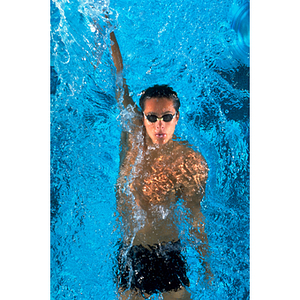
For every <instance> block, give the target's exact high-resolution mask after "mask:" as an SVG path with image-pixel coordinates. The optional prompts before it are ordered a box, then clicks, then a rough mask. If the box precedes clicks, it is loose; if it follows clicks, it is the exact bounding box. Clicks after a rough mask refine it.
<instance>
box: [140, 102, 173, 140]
mask: <svg viewBox="0 0 300 300" xmlns="http://www.w3.org/2000/svg"><path fill="white" fill-rule="evenodd" d="M175 113H176V110H175V108H174V106H173V101H172V100H170V99H167V98H160V99H157V98H150V99H147V100H146V101H145V109H144V115H145V116H147V115H156V116H157V117H158V118H161V117H162V116H163V115H166V114H172V115H174V114H175ZM145 116H144V118H143V122H144V126H145V128H146V131H147V134H148V136H149V137H150V138H151V140H152V142H153V143H154V144H158V145H163V144H166V143H167V142H168V141H169V140H170V139H172V137H173V134H174V131H175V127H176V125H177V122H178V119H179V112H178V113H177V114H176V116H175V117H174V118H173V119H172V120H171V121H170V122H164V121H163V120H157V121H156V122H155V123H151V122H150V121H148V120H147V119H146V117H145Z"/></svg>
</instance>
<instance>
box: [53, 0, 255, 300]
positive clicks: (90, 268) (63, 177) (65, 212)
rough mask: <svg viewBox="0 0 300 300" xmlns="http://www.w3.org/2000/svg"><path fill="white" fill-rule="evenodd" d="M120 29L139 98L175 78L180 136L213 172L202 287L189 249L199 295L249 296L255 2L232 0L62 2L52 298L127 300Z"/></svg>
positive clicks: (56, 10) (57, 25)
mask: <svg viewBox="0 0 300 300" xmlns="http://www.w3.org/2000/svg"><path fill="white" fill-rule="evenodd" d="M106 13H108V14H109V16H110V21H111V25H109V24H108V22H107V19H106V18H105V14H106ZM95 21H97V24H98V27H96V26H95ZM97 28H98V29H97ZM99 28H100V29H99ZM113 29H114V30H115V33H116V36H117V39H118V42H119V45H120V49H121V52H122V54H123V61H124V76H125V77H126V79H127V84H128V85H129V88H130V91H131V93H132V98H133V100H134V101H137V100H138V98H139V96H138V94H139V93H140V92H141V91H142V90H143V89H145V88H147V87H149V86H152V85H154V84H156V83H158V84H169V85H170V86H172V87H173V88H174V90H175V91H176V92H177V93H178V95H179V98H180V100H181V105H182V107H181V116H180V121H179V123H178V126H177V127H176V132H175V133H176V135H177V136H179V137H181V138H183V139H185V140H188V141H189V142H190V143H191V144H192V145H194V147H195V148H196V149H197V150H199V151H200V152H201V153H202V154H203V156H204V157H205V159H206V161H207V162H208V165H209V168H210V172H209V178H208V183H207V189H206V196H205V198H204V199H203V200H202V204H201V205H202V208H203V214H204V216H205V218H206V231H207V235H208V239H209V244H210V249H211V255H210V265H211V268H212V271H213V273H214V281H213V284H212V285H211V287H210V288H206V287H205V286H204V285H201V284H196V279H197V274H198V272H199V269H201V266H200V264H199V263H198V260H197V257H196V254H195V252H194V250H193V249H192V248H187V250H186V257H187V261H188V264H189V266H190V267H189V277H190V281H191V286H190V288H189V290H190V292H191V294H192V296H193V299H217V300H222V299H249V256H250V254H249V45H250V44H249V2H248V1H232V0H224V1H219V0H204V1H199V0H190V1H183V0H174V1H170V0H161V1H154V0H140V1H134V0H132V1H129V0H120V1H115V0H113V1H93V0H74V1H66V0H52V2H51V299H97V300H98V299H108V300H111V299H117V296H116V287H115V283H114V268H115V252H116V250H117V242H118V240H119V239H120V230H119V228H118V226H117V217H118V215H117V212H116V196H115V183H116V179H117V176H118V167H119V152H120V149H119V141H120V133H121V128H120V116H119V113H120V111H119V109H118V105H117V103H116V100H115V98H114V94H115V72H114V68H113V62H112V59H111V55H110V52H109V33H110V31H111V30H113ZM151 299H159V295H153V296H152V297H151Z"/></svg>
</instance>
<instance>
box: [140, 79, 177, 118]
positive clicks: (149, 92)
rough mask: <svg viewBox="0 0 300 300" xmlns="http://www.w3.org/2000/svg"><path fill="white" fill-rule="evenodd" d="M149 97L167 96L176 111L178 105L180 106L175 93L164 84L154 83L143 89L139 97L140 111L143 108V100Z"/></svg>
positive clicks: (160, 97)
mask: <svg viewBox="0 0 300 300" xmlns="http://www.w3.org/2000/svg"><path fill="white" fill-rule="evenodd" d="M150 98H157V99H162V98H167V99H169V100H172V102H173V106H174V108H175V110H176V112H177V113H178V111H179V107H180V101H179V99H178V96H177V93H176V92H175V91H173V89H172V88H171V87H169V86H168V85H166V84H163V85H157V84H156V85H154V86H152V87H149V88H147V89H146V90H145V91H143V92H142V95H141V97H140V103H139V104H140V107H141V109H142V111H144V110H145V101H146V100H147V99H150Z"/></svg>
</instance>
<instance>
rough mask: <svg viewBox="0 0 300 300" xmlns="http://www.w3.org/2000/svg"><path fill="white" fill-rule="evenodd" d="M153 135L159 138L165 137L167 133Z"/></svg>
mask: <svg viewBox="0 0 300 300" xmlns="http://www.w3.org/2000/svg"><path fill="white" fill-rule="evenodd" d="M155 136H156V137H157V138H159V139H163V138H165V137H166V136H167V135H166V134H165V133H156V134H155Z"/></svg>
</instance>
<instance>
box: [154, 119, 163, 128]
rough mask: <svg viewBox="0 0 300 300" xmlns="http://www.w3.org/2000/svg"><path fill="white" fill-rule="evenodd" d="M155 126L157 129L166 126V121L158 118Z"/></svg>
mask: <svg viewBox="0 0 300 300" xmlns="http://www.w3.org/2000/svg"><path fill="white" fill-rule="evenodd" d="M155 127H156V129H160V128H164V127H165V123H164V122H163V121H162V120H157V121H156V122H155Z"/></svg>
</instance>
